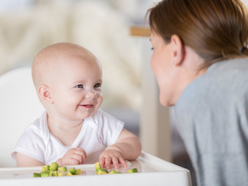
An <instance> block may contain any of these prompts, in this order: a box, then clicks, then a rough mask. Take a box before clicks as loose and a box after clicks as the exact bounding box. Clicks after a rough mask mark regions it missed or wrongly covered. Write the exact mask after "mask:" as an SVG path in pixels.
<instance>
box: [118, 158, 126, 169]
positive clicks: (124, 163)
mask: <svg viewBox="0 0 248 186" xmlns="http://www.w3.org/2000/svg"><path fill="white" fill-rule="evenodd" d="M119 162H120V163H121V164H122V165H123V167H124V168H127V164H126V162H125V160H124V159H123V158H122V157H120V158H119Z"/></svg>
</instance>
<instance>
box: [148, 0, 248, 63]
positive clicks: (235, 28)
mask: <svg viewBox="0 0 248 186" xmlns="http://www.w3.org/2000/svg"><path fill="white" fill-rule="evenodd" d="M148 14H150V15H149V24H150V27H151V30H152V31H153V32H155V33H157V34H158V35H160V36H161V37H162V38H163V39H164V41H165V42H170V38H171V36H172V35H173V34H176V35H178V36H179V37H180V39H181V40H182V42H183V43H184V44H185V45H187V46H189V47H191V48H192V49H193V50H195V51H196V53H197V54H198V55H200V56H201V57H202V58H203V59H204V60H205V61H206V62H209V63H210V62H213V61H217V60H220V59H223V58H232V57H236V56H240V55H244V54H246V55H247V54H248V50H247V49H246V50H244V52H243V54H242V53H241V49H242V48H243V47H247V42H248V12H247V9H246V7H245V6H244V4H243V3H242V2H241V1H240V0H163V1H161V2H159V3H158V4H157V5H156V6H154V7H153V8H151V9H149V10H148V11H147V15H148Z"/></svg>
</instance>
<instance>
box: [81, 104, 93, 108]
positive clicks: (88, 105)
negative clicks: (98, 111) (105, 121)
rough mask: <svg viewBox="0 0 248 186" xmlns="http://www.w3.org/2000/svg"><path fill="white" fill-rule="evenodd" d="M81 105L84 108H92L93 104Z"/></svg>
mask: <svg viewBox="0 0 248 186" xmlns="http://www.w3.org/2000/svg"><path fill="white" fill-rule="evenodd" d="M80 106H81V107H85V108H92V107H93V106H94V105H92V104H85V105H80Z"/></svg>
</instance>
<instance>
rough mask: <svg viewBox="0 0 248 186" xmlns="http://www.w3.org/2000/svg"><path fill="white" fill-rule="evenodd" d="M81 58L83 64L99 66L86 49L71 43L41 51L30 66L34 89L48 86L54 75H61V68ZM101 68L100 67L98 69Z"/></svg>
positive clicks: (52, 46) (58, 44)
mask: <svg viewBox="0 0 248 186" xmlns="http://www.w3.org/2000/svg"><path fill="white" fill-rule="evenodd" d="M75 58H80V59H81V58H82V61H84V62H90V63H97V65H98V66H99V67H100V64H99V62H98V60H97V58H96V57H95V56H94V55H93V54H92V53H91V52H90V51H88V50H87V49H85V48H84V47H82V46H80V45H76V44H73V43H57V44H53V45H50V46H48V47H46V48H44V49H43V50H41V51H40V52H39V53H38V54H37V56H36V57H35V59H34V61H33V65H32V77H33V82H34V85H35V88H36V89H38V88H39V87H40V86H41V85H43V84H45V85H48V86H49V83H52V81H53V78H52V77H54V76H52V74H53V75H56V73H63V70H65V68H61V66H63V65H65V64H67V65H68V63H69V64H70V63H73V59H75ZM100 68H101V67H100Z"/></svg>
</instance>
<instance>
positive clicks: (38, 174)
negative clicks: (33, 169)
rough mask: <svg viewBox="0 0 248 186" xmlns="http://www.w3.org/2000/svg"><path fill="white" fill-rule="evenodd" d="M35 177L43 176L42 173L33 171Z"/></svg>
mask: <svg viewBox="0 0 248 186" xmlns="http://www.w3.org/2000/svg"><path fill="white" fill-rule="evenodd" d="M33 177H41V175H40V173H33Z"/></svg>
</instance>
